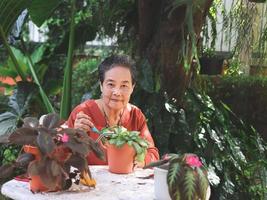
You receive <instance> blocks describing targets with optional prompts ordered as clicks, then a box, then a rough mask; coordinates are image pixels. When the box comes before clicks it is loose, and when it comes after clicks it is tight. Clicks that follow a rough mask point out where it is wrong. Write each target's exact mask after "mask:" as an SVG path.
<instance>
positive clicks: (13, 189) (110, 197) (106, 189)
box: [1, 166, 155, 200]
mask: <svg viewBox="0 0 267 200" xmlns="http://www.w3.org/2000/svg"><path fill="white" fill-rule="evenodd" d="M90 170H91V172H92V175H93V177H94V178H95V179H96V182H97V185H96V188H92V189H89V188H87V189H86V190H82V191H61V192H48V193H37V194H32V193H31V191H30V190H29V183H27V182H22V181H17V180H11V181H8V182H6V183H5V184H4V185H3V186H2V189H1V193H2V194H3V195H5V196H7V197H9V198H12V199H15V200H37V199H39V200H51V199H52V200H59V199H62V200H74V199H79V200H82V199H92V200H153V199H155V195H154V179H153V178H152V179H151V178H150V179H142V178H140V177H146V176H148V175H150V174H152V173H153V170H151V169H146V170H142V169H137V170H136V171H135V172H133V173H131V174H127V175H119V174H113V173H110V172H109V171H108V168H107V166H90Z"/></svg>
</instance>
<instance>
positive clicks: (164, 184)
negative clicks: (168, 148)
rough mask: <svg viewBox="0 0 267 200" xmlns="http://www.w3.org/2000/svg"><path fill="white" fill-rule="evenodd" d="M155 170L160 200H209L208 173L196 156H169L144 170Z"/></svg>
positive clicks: (156, 192)
mask: <svg viewBox="0 0 267 200" xmlns="http://www.w3.org/2000/svg"><path fill="white" fill-rule="evenodd" d="M150 167H155V168H154V180H155V196H156V199H158V200H163V199H164V200H168V199H172V200H180V199H182V200H189V199H192V200H207V199H209V197H210V187H209V181H208V178H207V171H206V169H205V168H204V166H203V164H202V163H201V161H200V160H199V158H198V157H197V156H196V155H195V154H191V153H185V154H183V155H179V154H167V155H165V156H164V157H163V159H162V160H159V161H157V162H153V163H150V164H149V165H147V166H145V167H144V168H150Z"/></svg>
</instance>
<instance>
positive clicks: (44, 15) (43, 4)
mask: <svg viewBox="0 0 267 200" xmlns="http://www.w3.org/2000/svg"><path fill="white" fill-rule="evenodd" d="M61 2H63V1H62V0H46V1H43V0H34V1H32V3H31V5H30V6H29V13H30V16H31V20H32V21H33V22H34V23H35V24H36V25H37V26H38V27H40V26H42V24H43V23H44V22H45V20H47V19H48V18H49V17H50V16H51V15H52V13H53V12H54V10H55V9H56V8H57V7H58V6H59V4H60V3H61Z"/></svg>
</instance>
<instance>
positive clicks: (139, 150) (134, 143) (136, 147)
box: [132, 142, 143, 155]
mask: <svg viewBox="0 0 267 200" xmlns="http://www.w3.org/2000/svg"><path fill="white" fill-rule="evenodd" d="M132 146H133V147H134V149H135V151H136V154H137V155H138V154H141V153H142V152H143V151H142V148H141V147H140V145H139V144H138V143H136V142H133V145H132Z"/></svg>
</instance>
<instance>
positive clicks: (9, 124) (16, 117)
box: [0, 82, 37, 139]
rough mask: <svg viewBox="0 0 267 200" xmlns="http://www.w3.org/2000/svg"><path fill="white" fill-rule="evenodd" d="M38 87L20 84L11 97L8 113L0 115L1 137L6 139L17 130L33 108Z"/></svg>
mask: <svg viewBox="0 0 267 200" xmlns="http://www.w3.org/2000/svg"><path fill="white" fill-rule="evenodd" d="M36 92H37V88H36V85H34V84H32V83H29V82H18V84H17V89H15V90H14V93H13V94H12V95H11V96H10V97H9V101H8V103H7V104H6V105H3V106H6V112H3V113H1V114H0V135H1V138H3V139H7V138H6V137H7V136H8V135H9V134H10V133H11V132H12V131H14V130H15V129H16V127H17V126H18V125H19V123H20V122H21V120H22V117H24V115H25V114H26V113H29V112H28V109H29V108H30V106H31V102H32V97H33V96H34V95H36Z"/></svg>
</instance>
